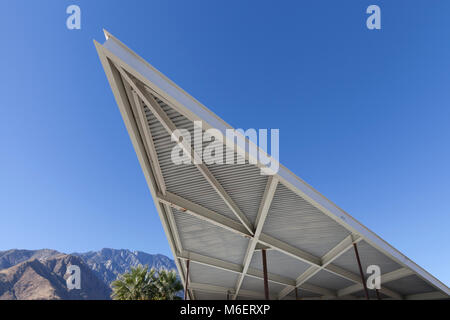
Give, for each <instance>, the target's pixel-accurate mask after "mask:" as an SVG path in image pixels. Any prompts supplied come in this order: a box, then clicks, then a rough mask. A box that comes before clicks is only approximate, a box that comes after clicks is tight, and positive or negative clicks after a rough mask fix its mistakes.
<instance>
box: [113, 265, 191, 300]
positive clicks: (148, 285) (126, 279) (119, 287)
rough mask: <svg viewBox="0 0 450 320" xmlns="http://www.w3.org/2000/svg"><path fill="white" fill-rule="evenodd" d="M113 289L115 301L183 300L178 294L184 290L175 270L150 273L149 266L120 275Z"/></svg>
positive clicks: (132, 269) (138, 267)
mask: <svg viewBox="0 0 450 320" xmlns="http://www.w3.org/2000/svg"><path fill="white" fill-rule="evenodd" d="M111 287H112V289H113V293H112V295H111V297H112V298H113V299H115V300H178V299H181V298H180V297H179V296H177V293H178V292H179V291H181V290H182V289H183V285H182V284H181V282H180V280H178V278H177V274H176V272H175V271H174V270H170V271H168V270H165V269H161V270H159V271H158V272H156V270H155V269H154V268H152V269H151V270H150V271H149V270H148V266H145V267H143V266H142V265H139V266H137V267H135V268H133V267H131V270H130V271H129V272H127V273H124V274H122V275H119V276H118V278H117V280H115V281H113V282H112V283H111Z"/></svg>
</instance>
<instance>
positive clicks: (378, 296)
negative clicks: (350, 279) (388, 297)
mask: <svg viewBox="0 0 450 320" xmlns="http://www.w3.org/2000/svg"><path fill="white" fill-rule="evenodd" d="M375 292H376V293H377V298H378V300H381V296H380V291H378V289H375Z"/></svg>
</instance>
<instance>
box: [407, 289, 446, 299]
mask: <svg viewBox="0 0 450 320" xmlns="http://www.w3.org/2000/svg"><path fill="white" fill-rule="evenodd" d="M405 299H406V300H437V299H448V295H446V294H445V293H443V292H441V291H433V292H427V293H418V294H412V295H409V296H406V297H405Z"/></svg>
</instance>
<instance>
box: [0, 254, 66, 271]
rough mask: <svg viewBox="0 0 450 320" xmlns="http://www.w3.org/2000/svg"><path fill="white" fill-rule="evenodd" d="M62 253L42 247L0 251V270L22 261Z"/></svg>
mask: <svg viewBox="0 0 450 320" xmlns="http://www.w3.org/2000/svg"><path fill="white" fill-rule="evenodd" d="M57 254H60V253H59V252H58V251H56V250H50V249H41V250H22V249H11V250H7V251H0V270H2V269H6V268H9V267H12V266H15V265H16V264H19V263H21V262H24V261H27V260H30V259H46V258H48V257H51V256H55V255H57Z"/></svg>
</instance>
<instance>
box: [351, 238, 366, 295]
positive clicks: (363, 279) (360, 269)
mask: <svg viewBox="0 0 450 320" xmlns="http://www.w3.org/2000/svg"><path fill="white" fill-rule="evenodd" d="M353 248H354V249H355V255H356V260H357V261H358V267H359V273H360V274H361V280H362V284H363V287H364V293H365V294H366V299H367V300H369V291H367V285H366V279H365V278H364V273H363V269H362V267H361V260H359V253H358V247H357V246H356V243H354V244H353Z"/></svg>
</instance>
